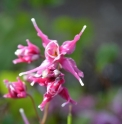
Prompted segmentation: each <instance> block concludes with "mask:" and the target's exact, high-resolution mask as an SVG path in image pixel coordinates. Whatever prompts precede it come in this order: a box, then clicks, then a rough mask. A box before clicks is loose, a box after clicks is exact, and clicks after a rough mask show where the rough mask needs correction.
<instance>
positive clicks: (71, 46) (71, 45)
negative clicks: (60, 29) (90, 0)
mask: <svg viewBox="0 0 122 124" xmlns="http://www.w3.org/2000/svg"><path fill="white" fill-rule="evenodd" d="M85 28H86V25H85V26H84V27H83V29H82V30H81V32H80V33H79V34H77V35H76V36H75V37H74V39H73V40H71V41H65V42H64V43H63V44H62V45H61V47H60V50H61V53H62V54H64V55H65V54H71V53H73V52H74V50H75V46H76V43H77V41H78V40H79V39H80V37H81V35H82V33H83V32H84V30H85Z"/></svg>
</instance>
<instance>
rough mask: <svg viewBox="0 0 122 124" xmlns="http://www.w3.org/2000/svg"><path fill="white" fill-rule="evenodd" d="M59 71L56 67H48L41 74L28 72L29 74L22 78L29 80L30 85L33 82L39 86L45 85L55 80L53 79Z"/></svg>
mask: <svg viewBox="0 0 122 124" xmlns="http://www.w3.org/2000/svg"><path fill="white" fill-rule="evenodd" d="M60 73H61V72H60V71H59V70H57V69H52V68H48V69H46V70H44V71H43V72H42V75H41V76H39V75H35V74H30V75H27V76H24V79H25V80H26V81H28V82H30V83H31V85H32V86H33V85H34V84H35V83H38V84H39V85H40V86H47V84H48V83H49V82H53V81H55V79H56V78H57V76H58V75H59V74H60Z"/></svg>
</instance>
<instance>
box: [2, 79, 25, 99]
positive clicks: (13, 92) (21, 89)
mask: <svg viewBox="0 0 122 124" xmlns="http://www.w3.org/2000/svg"><path fill="white" fill-rule="evenodd" d="M4 83H5V85H6V87H7V88H8V93H7V94H5V95H4V96H3V97H5V98H25V97H26V96H27V93H26V86H25V84H24V82H22V81H21V80H20V78H19V77H17V82H9V81H8V80H4Z"/></svg>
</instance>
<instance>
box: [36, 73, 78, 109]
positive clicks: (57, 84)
mask: <svg viewBox="0 0 122 124" xmlns="http://www.w3.org/2000/svg"><path fill="white" fill-rule="evenodd" d="M64 82H65V80H64V74H62V73H60V74H59V75H58V76H57V77H56V78H55V80H52V81H51V80H50V82H48V83H47V91H46V93H45V94H44V99H43V101H42V103H41V104H40V105H39V106H38V107H39V108H40V109H41V111H43V109H44V107H45V105H46V104H47V103H48V102H50V101H51V100H52V99H53V97H54V96H56V95H60V96H61V97H62V98H63V99H65V100H66V102H65V103H63V104H62V107H64V106H65V105H67V104H68V103H72V104H76V102H75V101H74V100H72V98H71V97H70V95H69V93H68V90H67V89H66V88H64V87H63V86H62V84H63V83H64Z"/></svg>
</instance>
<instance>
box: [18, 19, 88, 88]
mask: <svg viewBox="0 0 122 124" xmlns="http://www.w3.org/2000/svg"><path fill="white" fill-rule="evenodd" d="M31 21H32V23H33V25H34V27H35V29H36V31H37V35H38V36H39V37H40V38H41V39H42V45H43V47H44V48H45V58H46V59H45V60H44V61H43V62H42V64H41V65H40V66H39V67H37V68H35V69H32V70H30V71H27V72H22V73H20V74H19V75H20V76H21V75H24V74H30V73H33V72H37V74H38V75H41V73H42V71H43V70H45V69H47V68H48V67H50V66H52V65H53V66H54V67H56V66H57V65H58V66H60V67H62V68H63V69H65V70H66V71H68V72H70V73H71V74H73V75H74V76H75V77H76V78H77V79H78V80H79V82H80V84H81V85H82V86H83V85H84V84H83V82H82V80H81V79H80V77H84V75H83V72H82V71H80V70H79V69H78V68H77V65H76V63H75V61H74V60H73V59H72V58H68V57H65V56H64V55H66V54H71V53H73V52H74V50H75V46H76V43H77V41H78V40H79V39H80V36H81V35H82V33H83V32H84V30H85V28H86V26H84V27H83V29H82V30H81V32H80V33H79V34H77V35H76V36H75V37H74V39H73V40H71V41H65V42H64V43H63V44H62V45H61V46H59V44H58V42H57V41H56V40H50V39H49V38H48V36H47V35H45V34H44V33H43V32H42V31H41V30H40V29H39V28H38V26H37V24H36V21H35V19H34V18H32V19H31Z"/></svg>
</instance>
